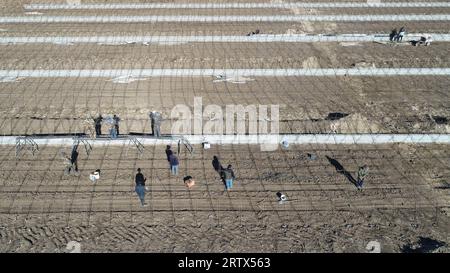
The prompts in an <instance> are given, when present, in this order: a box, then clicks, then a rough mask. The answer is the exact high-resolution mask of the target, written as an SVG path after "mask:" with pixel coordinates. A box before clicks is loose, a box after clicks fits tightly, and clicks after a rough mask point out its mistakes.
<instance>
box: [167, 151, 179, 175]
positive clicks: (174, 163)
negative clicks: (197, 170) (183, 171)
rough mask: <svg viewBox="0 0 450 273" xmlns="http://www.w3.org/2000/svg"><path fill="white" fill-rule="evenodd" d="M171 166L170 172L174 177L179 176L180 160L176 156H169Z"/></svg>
mask: <svg viewBox="0 0 450 273" xmlns="http://www.w3.org/2000/svg"><path fill="white" fill-rule="evenodd" d="M169 164H170V172H171V174H172V175H178V165H179V162H178V158H177V157H176V155H174V154H171V155H170V156H169Z"/></svg>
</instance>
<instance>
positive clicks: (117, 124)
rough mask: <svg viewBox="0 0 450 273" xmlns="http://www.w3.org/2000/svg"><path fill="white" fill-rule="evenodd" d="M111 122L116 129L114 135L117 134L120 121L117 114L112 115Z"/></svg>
mask: <svg viewBox="0 0 450 273" xmlns="http://www.w3.org/2000/svg"><path fill="white" fill-rule="evenodd" d="M113 121H114V122H113V123H114V128H115V129H116V137H117V136H118V135H119V122H120V118H119V117H118V116H117V115H114V116H113Z"/></svg>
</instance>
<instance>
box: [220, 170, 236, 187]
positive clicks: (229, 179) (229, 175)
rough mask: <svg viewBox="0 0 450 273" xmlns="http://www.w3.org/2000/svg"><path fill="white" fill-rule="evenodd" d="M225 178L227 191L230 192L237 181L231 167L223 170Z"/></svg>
mask: <svg viewBox="0 0 450 273" xmlns="http://www.w3.org/2000/svg"><path fill="white" fill-rule="evenodd" d="M223 177H224V179H225V190H227V191H228V190H230V189H231V188H232V187H233V181H234V179H236V176H235V175H234V171H233V169H232V166H231V165H228V167H227V168H226V169H224V170H223Z"/></svg>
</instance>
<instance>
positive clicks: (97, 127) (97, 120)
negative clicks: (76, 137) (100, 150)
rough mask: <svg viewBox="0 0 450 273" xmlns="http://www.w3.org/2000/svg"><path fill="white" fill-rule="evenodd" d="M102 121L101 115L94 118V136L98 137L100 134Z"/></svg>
mask: <svg viewBox="0 0 450 273" xmlns="http://www.w3.org/2000/svg"><path fill="white" fill-rule="evenodd" d="M102 121H103V117H102V115H99V116H98V117H96V118H94V123H95V134H96V136H100V135H101V134H102Z"/></svg>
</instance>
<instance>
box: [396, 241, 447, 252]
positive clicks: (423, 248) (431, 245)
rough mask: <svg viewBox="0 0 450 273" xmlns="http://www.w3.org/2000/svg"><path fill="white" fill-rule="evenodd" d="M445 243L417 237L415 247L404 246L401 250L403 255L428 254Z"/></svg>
mask: <svg viewBox="0 0 450 273" xmlns="http://www.w3.org/2000/svg"><path fill="white" fill-rule="evenodd" d="M445 245H446V243H445V242H441V241H438V240H434V239H431V238H426V237H419V241H418V242H417V244H416V245H412V244H409V245H405V246H403V248H402V252H403V253H429V252H432V251H434V250H436V249H438V248H440V247H442V246H445Z"/></svg>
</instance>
